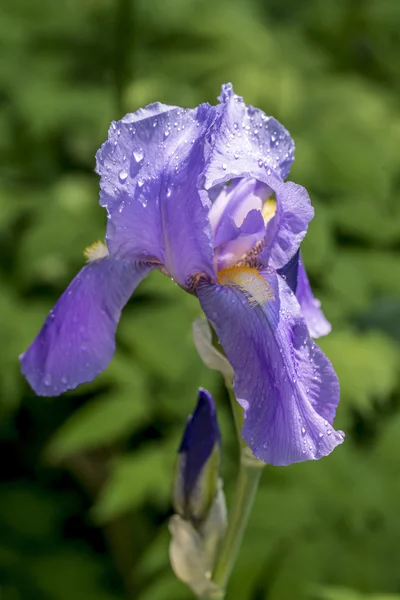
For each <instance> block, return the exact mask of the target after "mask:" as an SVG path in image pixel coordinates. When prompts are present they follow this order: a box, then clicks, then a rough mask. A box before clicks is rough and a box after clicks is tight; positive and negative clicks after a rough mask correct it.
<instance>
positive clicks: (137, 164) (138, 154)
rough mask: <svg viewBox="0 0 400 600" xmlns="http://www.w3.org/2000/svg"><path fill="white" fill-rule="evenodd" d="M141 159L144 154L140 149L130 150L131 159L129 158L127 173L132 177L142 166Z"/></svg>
mask: <svg viewBox="0 0 400 600" xmlns="http://www.w3.org/2000/svg"><path fill="white" fill-rule="evenodd" d="M143 159H144V154H143V152H142V150H134V151H133V152H132V160H131V164H130V169H129V173H130V176H131V177H132V178H133V177H136V175H137V174H138V173H139V171H140V169H141V168H142V164H143Z"/></svg>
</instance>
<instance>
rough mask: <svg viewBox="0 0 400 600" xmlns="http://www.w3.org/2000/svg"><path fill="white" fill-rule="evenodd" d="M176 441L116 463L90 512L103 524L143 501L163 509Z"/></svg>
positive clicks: (137, 453) (168, 491) (168, 495)
mask: <svg viewBox="0 0 400 600" xmlns="http://www.w3.org/2000/svg"><path fill="white" fill-rule="evenodd" d="M177 447H178V440H173V439H169V440H168V441H167V442H166V443H165V444H164V447H162V446H161V445H153V446H151V447H149V448H145V449H144V450H141V451H138V452H135V453H134V454H127V455H125V456H123V457H121V458H119V459H117V460H116V461H115V464H114V468H113V470H112V473H111V475H110V478H109V480H108V481H107V483H106V486H105V488H104V489H103V491H102V492H101V494H100V497H99V500H98V502H97V504H96V506H95V507H94V509H93V515H94V518H95V519H96V521H97V522H99V523H105V522H107V521H110V520H111V519H114V518H115V517H117V516H119V515H121V514H123V513H126V512H128V511H131V510H133V509H135V508H137V507H138V506H140V505H141V504H142V503H143V502H145V501H146V500H151V501H153V502H155V503H157V504H161V505H162V506H164V508H165V507H166V505H167V503H168V502H169V497H170V492H171V486H172V477H173V465H174V460H175V458H176V449H177Z"/></svg>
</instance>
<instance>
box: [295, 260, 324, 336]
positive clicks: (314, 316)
mask: <svg viewBox="0 0 400 600" xmlns="http://www.w3.org/2000/svg"><path fill="white" fill-rule="evenodd" d="M296 296H297V300H298V301H299V304H300V307H301V310H302V313H303V316H304V318H305V321H306V323H307V327H308V330H309V332H310V335H311V337H313V338H319V337H321V336H323V335H328V333H330V331H331V329H332V327H331V324H330V323H329V321H328V320H327V319H326V317H325V315H324V313H323V312H322V310H321V302H320V301H319V300H317V298H314V295H313V293H312V289H311V286H310V282H309V281H308V277H307V273H306V270H305V268H304V264H303V261H302V258H301V255H300V257H299V270H298V277H297V289H296Z"/></svg>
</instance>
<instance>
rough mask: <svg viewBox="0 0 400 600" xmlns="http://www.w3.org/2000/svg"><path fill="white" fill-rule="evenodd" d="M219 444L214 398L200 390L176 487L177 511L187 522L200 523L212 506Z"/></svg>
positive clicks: (182, 447) (182, 449)
mask: <svg viewBox="0 0 400 600" xmlns="http://www.w3.org/2000/svg"><path fill="white" fill-rule="evenodd" d="M220 441H221V434H220V431H219V427H218V422H217V415H216V411H215V406H214V401H213V398H212V396H211V394H210V393H209V392H208V391H207V390H205V389H202V388H200V389H199V392H198V399H197V405H196V409H195V411H194V413H193V415H191V416H190V417H189V419H188V422H187V425H186V428H185V432H184V434H183V438H182V442H181V445H180V448H179V460H178V467H177V476H176V481H175V486H174V503H175V506H176V509H177V512H178V513H179V514H180V515H181V516H182V517H184V518H186V519H189V520H192V521H195V522H197V521H199V520H200V519H202V518H203V517H205V516H206V515H207V512H208V510H209V509H210V507H211V504H212V502H213V500H214V497H215V495H216V493H217V489H218V467H219V446H220Z"/></svg>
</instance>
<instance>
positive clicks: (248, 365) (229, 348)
mask: <svg viewBox="0 0 400 600" xmlns="http://www.w3.org/2000/svg"><path fill="white" fill-rule="evenodd" d="M219 279H220V281H221V282H222V283H224V285H214V284H209V283H205V282H201V283H200V284H199V286H198V289H197V293H198V297H199V300H200V303H201V306H202V308H203V310H204V312H205V314H206V316H207V317H208V319H209V320H210V321H211V323H212V324H213V326H214V328H215V330H216V332H217V335H218V338H219V340H220V342H221V344H222V346H223V348H224V350H225V353H226V356H227V358H228V360H229V362H230V363H231V365H232V367H233V370H234V372H235V379H234V385H235V392H236V397H237V398H238V401H239V402H240V403H241V404H242V406H243V408H244V411H245V421H244V426H243V431H242V434H243V438H244V440H245V441H246V443H247V444H248V446H249V447H250V449H251V450H252V452H253V453H254V455H255V456H256V457H257V458H259V459H260V460H263V461H264V462H267V463H271V464H274V465H288V464H290V463H293V462H299V461H304V460H309V459H318V458H321V457H323V456H326V455H327V454H329V453H330V452H331V451H332V450H333V449H334V448H335V447H336V446H337V445H338V444H340V443H341V442H342V441H343V434H341V433H340V432H337V431H335V430H334V429H333V428H332V423H333V419H334V416H335V411H336V407H337V404H338V402H339V383H338V379H337V376H336V374H335V371H334V370H333V367H332V365H331V363H330V362H329V360H328V359H327V358H326V356H325V355H324V354H323V352H322V351H321V350H320V349H319V348H318V347H317V346H316V344H315V343H314V342H313V341H312V340H311V338H310V335H309V332H308V329H307V326H306V323H305V321H304V318H303V316H302V314H301V310H300V306H299V304H298V302H297V300H296V297H295V295H294V294H293V292H292V291H291V290H290V288H289V287H288V286H287V285H286V283H285V281H284V280H283V279H282V278H281V277H279V276H278V275H277V274H276V272H274V271H273V270H272V269H271V270H265V271H262V272H260V271H257V270H256V269H250V268H245V267H243V268H241V267H236V269H235V268H232V269H229V270H227V272H226V273H222V274H221V273H220V274H219Z"/></svg>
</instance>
